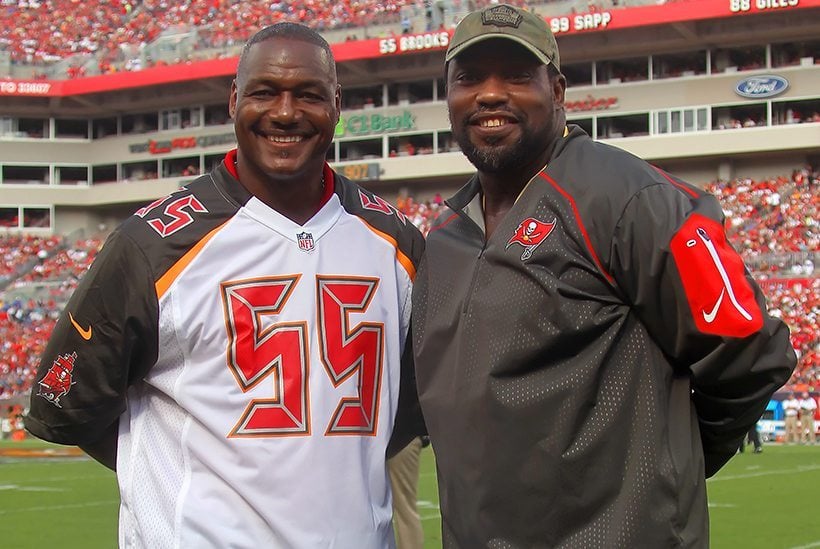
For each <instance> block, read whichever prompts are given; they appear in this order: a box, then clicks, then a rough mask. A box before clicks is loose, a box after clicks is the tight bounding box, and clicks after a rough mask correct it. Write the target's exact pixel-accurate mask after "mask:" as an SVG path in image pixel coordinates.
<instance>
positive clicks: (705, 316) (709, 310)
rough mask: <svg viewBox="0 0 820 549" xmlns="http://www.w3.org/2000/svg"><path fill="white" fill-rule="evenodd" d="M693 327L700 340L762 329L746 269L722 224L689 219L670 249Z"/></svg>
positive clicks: (701, 217)
mask: <svg viewBox="0 0 820 549" xmlns="http://www.w3.org/2000/svg"><path fill="white" fill-rule="evenodd" d="M670 248H671V250H672V257H673V258H674V259H675V265H676V266H677V267H678V272H679V273H680V277H681V282H682V284H683V291H684V292H685V293H686V299H687V301H688V302H689V309H690V311H691V313H692V318H693V320H694V321H695V326H696V327H697V329H698V330H700V331H701V332H702V333H704V334H713V335H717V336H727V337H746V336H749V335H751V334H753V333H755V332H757V331H758V330H760V328H762V327H763V313H762V312H761V310H760V306H759V305H758V304H757V300H756V299H755V292H754V289H753V288H752V285H751V284H750V283H749V280H748V279H747V278H746V268H745V267H744V266H743V260H742V259H740V256H739V255H738V254H737V252H736V251H735V250H734V249H733V248H732V247H731V246H730V245H729V244H728V243H727V242H726V234H725V233H724V231H723V227H722V226H721V224H720V223H718V222H717V221H715V220H714V219H710V218H708V217H706V216H703V215H701V214H692V215H690V216H689V218H688V219H687V220H686V222H685V223H684V224H683V225H682V226H681V228H680V229H678V232H677V233H675V236H674V237H673V238H672V241H671V243H670Z"/></svg>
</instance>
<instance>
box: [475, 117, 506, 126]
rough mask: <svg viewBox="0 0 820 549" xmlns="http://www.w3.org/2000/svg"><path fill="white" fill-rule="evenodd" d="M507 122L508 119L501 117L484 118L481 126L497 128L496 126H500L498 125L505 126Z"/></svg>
mask: <svg viewBox="0 0 820 549" xmlns="http://www.w3.org/2000/svg"><path fill="white" fill-rule="evenodd" d="M506 123H507V121H506V120H503V119H501V118H493V119H491V120H482V121H481V127H482V128H495V127H498V126H503V125H504V124H506Z"/></svg>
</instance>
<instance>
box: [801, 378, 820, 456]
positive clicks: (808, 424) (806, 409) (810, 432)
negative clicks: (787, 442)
mask: <svg viewBox="0 0 820 549" xmlns="http://www.w3.org/2000/svg"><path fill="white" fill-rule="evenodd" d="M816 412H817V401H816V400H814V399H813V398H812V396H811V395H810V394H809V393H808V392H805V391H804V392H803V398H801V399H800V442H802V443H804V444H815V443H816V442H817V433H816V427H815V425H814V414H815V413H816Z"/></svg>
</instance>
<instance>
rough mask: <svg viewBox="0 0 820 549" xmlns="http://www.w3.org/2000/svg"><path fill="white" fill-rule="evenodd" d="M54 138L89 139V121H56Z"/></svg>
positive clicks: (59, 119) (60, 119)
mask: <svg viewBox="0 0 820 549" xmlns="http://www.w3.org/2000/svg"><path fill="white" fill-rule="evenodd" d="M54 137H56V138H58V139H88V120H85V119H84V120H70V119H62V118H56V119H54Z"/></svg>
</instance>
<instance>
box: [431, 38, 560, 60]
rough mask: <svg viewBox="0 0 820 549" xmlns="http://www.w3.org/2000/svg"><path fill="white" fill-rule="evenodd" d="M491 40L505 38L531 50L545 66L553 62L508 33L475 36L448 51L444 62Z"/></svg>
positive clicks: (525, 42)
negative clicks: (471, 47)
mask: <svg viewBox="0 0 820 549" xmlns="http://www.w3.org/2000/svg"><path fill="white" fill-rule="evenodd" d="M491 38H505V39H507V40H512V41H513V42H515V43H517V44H520V45H521V46H524V47H525V48H527V50H529V52H530V53H532V54H533V55H534V56H535V57H537V58H538V60H539V61H541V62H542V63H543V64H545V65H549V64H550V63H551V62H552V61H551V60H550V59H549V58H548V57H547V56H546V55H544V52H542V51H541V50H539V49H538V48H536V47H535V46H533V45H532V44H530V43H529V42H527V41H525V40H522V39H521V38H518V37H517V36H512V35H510V34H506V33H503V32H489V33H487V34H481V35H479V36H474V37H472V38H470V39H469V40H466V41H465V42H462V43H461V44H459V45H458V46H456V47H454V48H452V49H449V50H447V54H446V55H445V56H444V61H445V62H447V61H450V60H452V59H453V58H454V57H455V56H457V55H459V54H460V53H462V52H463V51H464V50H466V49H467V48H469V47H470V46H475V45H476V44H478V43H479V42H483V41H484V40H489V39H491Z"/></svg>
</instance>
